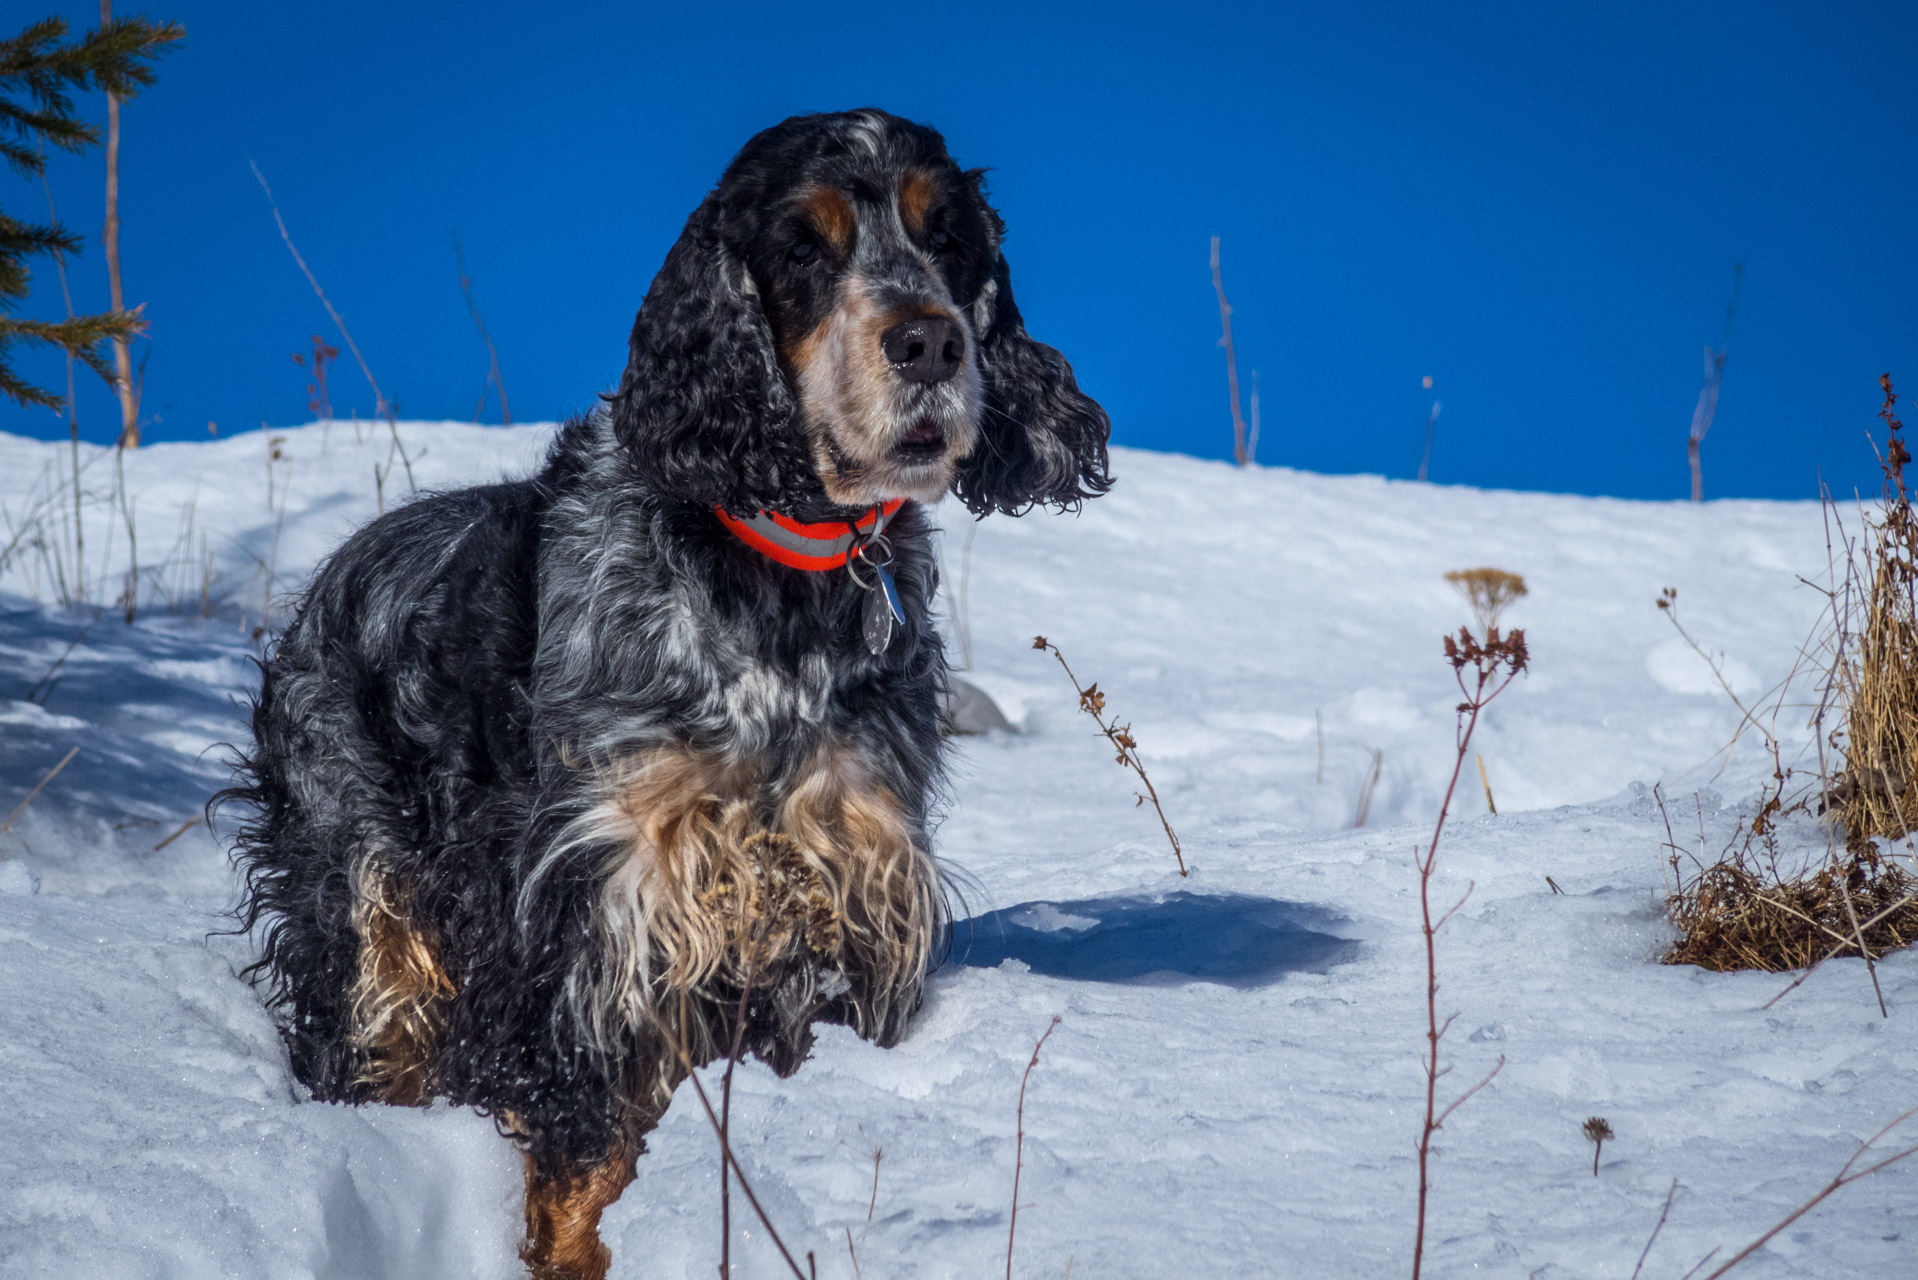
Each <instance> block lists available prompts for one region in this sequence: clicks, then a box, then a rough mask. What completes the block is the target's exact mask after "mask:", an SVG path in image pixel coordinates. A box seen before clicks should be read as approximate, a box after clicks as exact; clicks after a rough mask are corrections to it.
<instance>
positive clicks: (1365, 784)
mask: <svg viewBox="0 0 1918 1280" xmlns="http://www.w3.org/2000/svg"><path fill="white" fill-rule="evenodd" d="M1384 770H1385V752H1384V750H1383V749H1382V748H1378V747H1374V748H1373V749H1372V759H1371V761H1370V762H1369V763H1368V764H1367V765H1366V766H1365V776H1364V777H1362V778H1360V779H1359V802H1358V805H1357V807H1356V808H1354V809H1353V811H1352V825H1353V826H1354V827H1362V826H1364V825H1365V821H1366V819H1367V818H1370V817H1371V816H1372V793H1373V792H1375V791H1377V790H1378V785H1379V775H1380V774H1381V773H1383V772H1384Z"/></svg>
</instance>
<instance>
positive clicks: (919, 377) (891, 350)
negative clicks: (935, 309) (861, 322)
mask: <svg viewBox="0 0 1918 1280" xmlns="http://www.w3.org/2000/svg"><path fill="white" fill-rule="evenodd" d="M879 346H880V349H881V350H883V351H884V352H885V353H886V359H887V360H889V361H891V362H892V367H893V368H895V369H897V370H898V371H899V376H900V377H902V378H904V379H905V380H906V381H908V382H944V381H945V380H946V379H947V378H950V377H951V376H952V375H953V374H955V373H957V372H959V365H960V363H961V362H962V361H964V359H965V354H966V344H965V339H964V338H962V337H961V336H960V333H959V326H958V325H956V324H954V323H953V322H952V321H951V320H949V319H948V318H946V317H945V316H914V317H913V318H912V319H910V320H907V321H905V322H903V323H901V324H896V325H894V326H893V327H892V328H890V329H888V330H886V332H885V333H884V334H883V335H881V336H880V339H879Z"/></svg>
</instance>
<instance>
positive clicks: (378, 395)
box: [247, 160, 419, 508]
mask: <svg viewBox="0 0 1918 1280" xmlns="http://www.w3.org/2000/svg"><path fill="white" fill-rule="evenodd" d="M247 165H248V166H249V167H251V168H252V170H253V176H254V177H255V178H257V179H259V182H260V190H262V191H264V192H266V203H267V206H268V207H269V208H271V209H272V210H273V225H274V226H276V227H278V228H279V229H280V239H281V240H283V241H285V242H286V251H287V252H288V253H290V254H292V255H293V261H294V262H295V263H296V264H297V265H298V266H299V268H300V274H302V275H304V276H305V277H306V282H307V283H308V284H310V285H312V286H313V292H314V294H315V295H316V296H317V297H318V298H319V300H320V305H321V306H323V307H325V308H326V314H327V315H328V316H329V317H331V318H332V321H333V327H334V328H335V329H338V330H339V331H340V337H342V338H344V339H346V349H347V350H349V351H351V352H352V353H353V358H354V359H355V360H357V361H359V365H360V372H361V373H363V374H365V375H366V384H367V385H368V386H370V387H372V388H373V404H374V407H375V412H377V413H378V414H379V415H380V416H381V417H383V418H385V419H386V427H387V430H388V431H389V432H391V433H392V437H393V449H394V451H395V452H396V453H398V454H399V458H400V462H401V463H403V464H404V465H405V467H406V484H407V487H408V488H409V489H411V490H412V491H413V492H414V493H418V492H419V486H418V485H417V484H415V483H414V482H413V460H412V459H411V458H409V457H407V454H406V446H405V445H404V444H401V443H400V426H399V419H398V417H397V415H396V413H395V411H394V409H393V402H392V401H391V400H388V399H387V398H386V393H385V392H384V391H381V390H380V384H379V380H378V379H377V378H375V377H374V376H373V370H372V367H371V366H369V365H368V364H367V363H366V357H365V356H363V355H361V354H360V344H359V343H357V342H355V341H353V334H352V331H351V330H349V329H348V328H347V327H346V320H345V319H344V318H343V317H342V316H341V315H340V313H339V312H338V311H336V310H334V308H333V303H332V300H331V299H329V298H328V297H327V296H326V290H324V289H322V288H320V281H319V277H317V276H315V275H314V274H313V268H311V267H309V266H307V265H306V259H305V258H303V257H301V256H300V251H299V248H298V247H297V246H296V245H294V243H293V235H292V233H291V232H289V231H288V230H287V229H286V219H285V218H283V217H281V216H280V202H279V201H277V200H275V199H274V198H273V188H272V187H270V186H268V185H267V182H266V175H265V174H264V173H261V172H260V166H259V165H257V164H254V162H253V161H251V160H249V161H247ZM380 505H381V506H382V508H383V507H384V506H385V501H384V498H383V497H382V501H381V504H380Z"/></svg>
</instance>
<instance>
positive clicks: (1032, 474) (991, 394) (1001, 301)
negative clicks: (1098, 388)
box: [953, 216, 1112, 516]
mask: <svg viewBox="0 0 1918 1280" xmlns="http://www.w3.org/2000/svg"><path fill="white" fill-rule="evenodd" d="M992 222H993V225H994V227H995V229H996V228H997V225H998V219H997V217H996V216H994V217H993V218H992ZM997 257H998V260H997V262H996V263H995V264H994V266H993V272H992V278H991V280H989V281H988V282H987V283H986V286H985V288H984V289H983V290H981V291H980V294H979V298H978V301H976V302H975V303H973V306H972V312H973V326H974V332H976V333H977V334H979V338H980V341H979V365H980V371H981V372H982V373H983V374H984V376H985V383H986V407H985V413H984V416H983V420H982V421H981V422H980V424H979V438H978V440H977V442H976V443H975V444H974V445H973V447H972V452H971V453H970V454H968V455H966V457H965V459H964V460H962V461H961V462H960V464H959V472H958V476H957V477H956V479H955V480H954V482H953V492H954V493H956V494H957V495H958V496H959V499H960V501H962V502H964V503H965V504H966V508H967V510H969V511H971V512H972V513H973V514H974V515H981V516H983V515H985V514H987V513H988V512H992V511H1003V512H1005V513H1007V514H1008V515H1018V514H1019V513H1020V512H1022V511H1025V510H1027V509H1029V508H1031V507H1033V506H1037V505H1042V504H1043V505H1047V506H1056V507H1061V508H1066V507H1076V506H1078V505H1079V503H1081V502H1083V501H1084V500H1085V499H1087V498H1095V497H1097V496H1098V495H1100V494H1102V493H1104V492H1105V491H1106V490H1107V489H1110V488H1111V487H1112V475H1111V473H1110V472H1109V471H1107V469H1106V438H1107V437H1108V436H1109V435H1111V433H1112V423H1111V420H1110V419H1108V418H1107V417H1106V411H1105V410H1104V409H1102V408H1100V407H1099V404H1098V402H1097V401H1096V400H1094V399H1092V397H1090V396H1088V395H1086V394H1085V393H1084V392H1082V391H1080V390H1079V384H1078V382H1077V380H1075V379H1074V378H1073V376H1072V366H1071V365H1070V364H1068V363H1066V358H1065V357H1064V356H1062V355H1060V354H1059V353H1058V352H1057V351H1055V350H1053V349H1052V348H1051V347H1048V346H1047V345H1046V344H1045V343H1043V342H1035V341H1033V339H1032V337H1031V336H1030V335H1029V334H1027V333H1026V326H1025V322H1024V321H1023V320H1021V319H1020V318H1019V308H1018V306H1017V305H1016V304H1015V303H1014V302H1013V300H1012V273H1011V272H1010V271H1009V270H1008V269H1007V267H1006V259H1005V255H1004V254H998V255H997Z"/></svg>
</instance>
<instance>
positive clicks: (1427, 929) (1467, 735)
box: [1412, 627, 1529, 1280]
mask: <svg viewBox="0 0 1918 1280" xmlns="http://www.w3.org/2000/svg"><path fill="white" fill-rule="evenodd" d="M1445 656H1446V659H1447V660H1448V661H1449V662H1451V664H1452V675H1453V678H1454V679H1455V680H1457V681H1458V687H1459V692H1460V693H1461V694H1462V695H1464V701H1462V702H1460V703H1459V706H1458V724H1457V727H1456V728H1455V730H1454V736H1455V741H1456V750H1455V752H1454V754H1453V758H1452V777H1451V781H1450V782H1449V783H1447V784H1446V788H1445V798H1444V799H1443V801H1441V802H1440V804H1439V813H1438V821H1437V822H1436V823H1434V824H1433V827H1432V843H1431V844H1430V845H1429V846H1427V848H1426V850H1425V852H1424V854H1423V855H1422V856H1416V857H1415V861H1416V864H1417V866H1418V873H1419V916H1420V926H1421V929H1422V932H1423V933H1424V935H1425V1027H1426V1030H1425V1036H1426V1045H1427V1049H1426V1061H1425V1124H1424V1127H1423V1128H1422V1129H1421V1130H1420V1131H1419V1141H1418V1156H1419V1196H1418V1229H1417V1234H1416V1236H1415V1237H1414V1240H1413V1244H1412V1280H1419V1276H1420V1274H1421V1273H1422V1271H1423V1268H1424V1264H1425V1211H1426V1205H1427V1203H1428V1201H1429V1198H1430V1194H1431V1157H1432V1135H1433V1134H1435V1133H1437V1132H1438V1131H1439V1130H1440V1129H1441V1128H1443V1127H1444V1125H1445V1121H1446V1120H1447V1119H1448V1118H1450V1116H1451V1114H1452V1113H1453V1112H1454V1111H1456V1110H1458V1108H1459V1107H1460V1106H1462V1105H1463V1104H1464V1103H1465V1102H1466V1100H1467V1099H1469V1098H1471V1097H1472V1096H1473V1095H1474V1094H1476V1093H1477V1092H1478V1091H1479V1090H1481V1089H1483V1088H1484V1087H1485V1086H1486V1085H1488V1084H1490V1083H1491V1082H1492V1080H1493V1078H1494V1077H1495V1076H1497V1075H1498V1073H1499V1072H1500V1071H1502V1070H1504V1068H1505V1057H1504V1055H1502V1054H1501V1055H1500V1056H1499V1060H1498V1063H1497V1065H1496V1066H1494V1067H1493V1068H1492V1069H1491V1071H1489V1072H1488V1073H1486V1075H1485V1077H1484V1079H1482V1080H1480V1081H1479V1082H1478V1083H1477V1084H1475V1085H1473V1086H1472V1087H1471V1088H1470V1089H1467V1090H1466V1091H1465V1092H1464V1093H1462V1094H1460V1095H1459V1096H1458V1097H1457V1098H1455V1099H1453V1100H1452V1102H1451V1103H1450V1104H1449V1105H1448V1106H1446V1107H1445V1108H1444V1109H1443V1110H1440V1109H1439V1106H1438V1082H1439V1078H1440V1077H1441V1076H1443V1075H1445V1074H1446V1073H1447V1072H1449V1071H1450V1070H1451V1068H1450V1067H1446V1068H1443V1069H1441V1068H1440V1067H1439V1041H1440V1039H1442V1038H1443V1037H1444V1035H1445V1032H1446V1030H1447V1029H1448V1028H1449V1027H1450V1026H1451V1025H1452V1018H1447V1019H1445V1021H1444V1022H1443V1023H1441V1022H1440V1021H1439V1016H1438V986H1439V984H1438V931H1439V930H1440V929H1442V928H1444V927H1445V922H1446V921H1448V920H1450V919H1451V918H1452V916H1453V915H1454V914H1456V913H1457V912H1458V910H1459V908H1461V907H1463V906H1464V905H1465V900H1466V898H1468V897H1470V896H1471V893H1472V887H1471V886H1470V885H1469V884H1468V885H1467V886H1466V890H1465V893H1464V894H1462V895H1461V896H1460V897H1459V900H1458V901H1457V902H1456V903H1454V904H1453V905H1452V907H1451V909H1450V910H1448V911H1446V912H1445V913H1444V914H1443V915H1441V916H1440V917H1439V918H1438V919H1437V921H1436V922H1435V921H1434V920H1433V918H1432V873H1433V871H1434V869H1435V868H1436V867H1437V865H1438V847H1439V839H1440V837H1441V836H1443V835H1444V833H1445V818H1446V815H1447V814H1448V813H1449V812H1450V811H1451V808H1452V797H1453V796H1454V795H1455V794H1456V793H1457V791H1458V781H1459V775H1460V774H1462V773H1463V772H1464V771H1465V756H1466V753H1467V751H1468V750H1469V748H1470V746H1471V742H1472V731H1473V730H1474V729H1476V728H1477V727H1478V721H1479V716H1480V714H1481V713H1482V712H1483V711H1484V709H1485V707H1486V705H1487V704H1488V703H1490V702H1491V701H1492V699H1494V698H1496V697H1497V696H1498V695H1499V694H1501V693H1503V692H1504V691H1505V689H1506V686H1508V685H1510V684H1511V683H1512V681H1513V680H1515V679H1517V678H1518V673H1519V672H1521V671H1523V670H1525V669H1526V666H1527V664H1528V662H1529V657H1528V655H1527V653H1526V649H1525V633H1524V632H1523V631H1516V630H1515V631H1513V632H1512V633H1511V634H1510V635H1509V636H1504V637H1501V636H1500V635H1499V633H1498V629H1497V628H1496V627H1491V628H1488V630H1487V633H1486V640H1485V642H1484V643H1483V644H1481V643H1480V642H1479V641H1478V640H1477V639H1476V638H1475V637H1474V636H1473V635H1472V633H1471V632H1470V631H1468V630H1465V629H1463V628H1461V629H1460V631H1459V634H1458V638H1457V639H1456V640H1454V639H1453V638H1452V637H1451V636H1447V637H1446V638H1445ZM1468 667H1469V668H1471V670H1472V672H1473V676H1474V683H1473V685H1472V686H1471V687H1470V688H1468V687H1467V685H1466V678H1465V671H1466V669H1467V668H1468ZM1501 673H1502V678H1501ZM1453 1016H1454V1017H1456V1016H1457V1015H1453Z"/></svg>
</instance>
